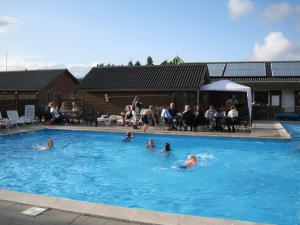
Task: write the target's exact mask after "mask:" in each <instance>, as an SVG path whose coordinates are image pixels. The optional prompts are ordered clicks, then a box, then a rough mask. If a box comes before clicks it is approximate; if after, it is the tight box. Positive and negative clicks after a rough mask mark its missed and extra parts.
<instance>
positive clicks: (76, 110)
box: [71, 102, 82, 123]
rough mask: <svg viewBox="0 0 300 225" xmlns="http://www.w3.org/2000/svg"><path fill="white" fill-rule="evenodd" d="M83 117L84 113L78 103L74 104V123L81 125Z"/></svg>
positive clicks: (72, 112) (72, 115)
mask: <svg viewBox="0 0 300 225" xmlns="http://www.w3.org/2000/svg"><path fill="white" fill-rule="evenodd" d="M81 115H82V111H81V109H80V107H79V106H78V105H77V104H76V102H72V109H71V117H72V122H74V123H79V122H80V117H81Z"/></svg>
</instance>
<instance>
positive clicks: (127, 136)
mask: <svg viewBox="0 0 300 225" xmlns="http://www.w3.org/2000/svg"><path fill="white" fill-rule="evenodd" d="M133 137H134V135H133V132H132V131H128V132H127V133H126V134H125V136H124V138H123V141H130V140H131V139H132V138H133Z"/></svg>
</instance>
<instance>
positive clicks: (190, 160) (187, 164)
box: [179, 155, 197, 169]
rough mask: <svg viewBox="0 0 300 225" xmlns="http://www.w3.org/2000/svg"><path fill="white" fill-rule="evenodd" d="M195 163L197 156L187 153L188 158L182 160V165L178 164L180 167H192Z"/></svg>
mask: <svg viewBox="0 0 300 225" xmlns="http://www.w3.org/2000/svg"><path fill="white" fill-rule="evenodd" d="M196 163H197V158H196V156H194V155H189V156H188V160H187V161H185V162H184V164H183V165H181V166H179V168H180V169H187V168H190V167H192V166H193V165H195V164H196Z"/></svg>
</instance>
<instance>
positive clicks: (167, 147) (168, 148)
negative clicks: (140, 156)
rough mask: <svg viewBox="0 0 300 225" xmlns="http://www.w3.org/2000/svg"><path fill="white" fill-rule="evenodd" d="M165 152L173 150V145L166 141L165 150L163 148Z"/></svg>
mask: <svg viewBox="0 0 300 225" xmlns="http://www.w3.org/2000/svg"><path fill="white" fill-rule="evenodd" d="M163 151H164V152H170V151H171V146H170V144H169V143H166V144H165V145H164V150H163Z"/></svg>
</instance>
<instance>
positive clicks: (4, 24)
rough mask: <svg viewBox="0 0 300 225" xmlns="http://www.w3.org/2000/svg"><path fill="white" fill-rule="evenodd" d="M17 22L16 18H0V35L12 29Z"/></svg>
mask: <svg viewBox="0 0 300 225" xmlns="http://www.w3.org/2000/svg"><path fill="white" fill-rule="evenodd" d="M18 23H19V21H18V20H17V19H16V18H13V17H8V16H0V33H4V32H7V31H8V30H9V29H11V28H12V27H14V26H16V25H17V24H18Z"/></svg>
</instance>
